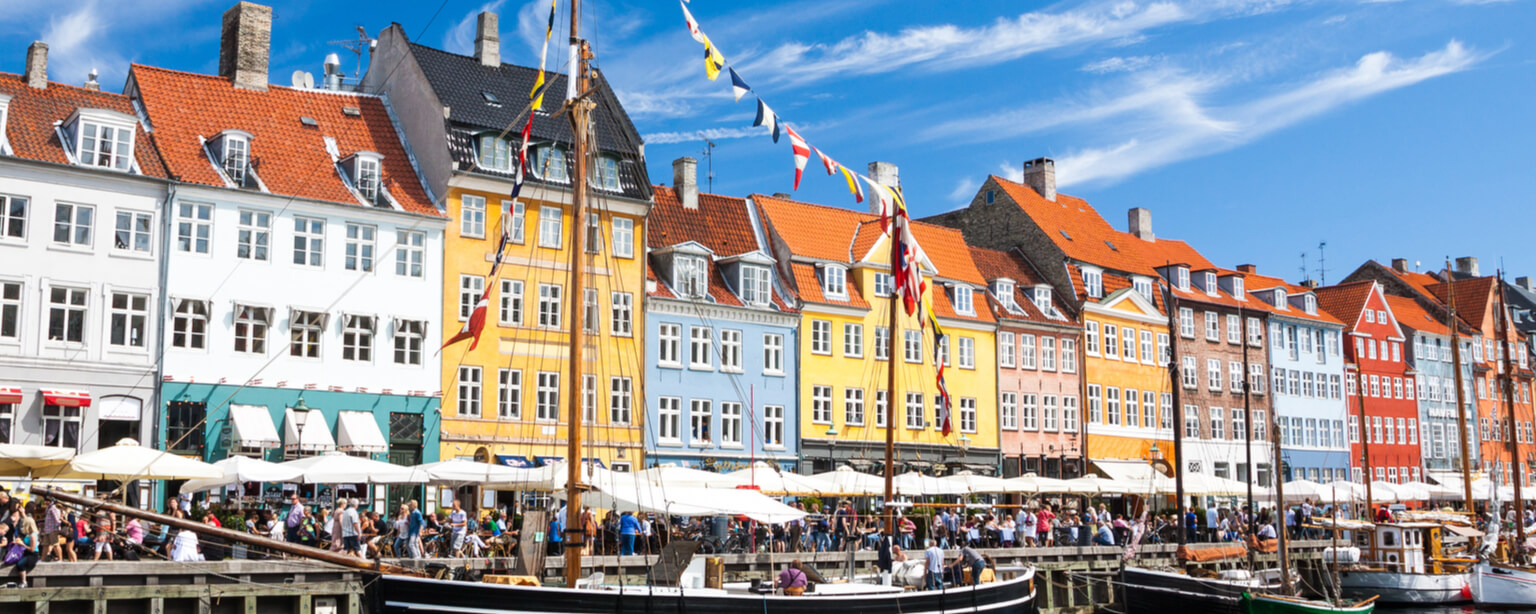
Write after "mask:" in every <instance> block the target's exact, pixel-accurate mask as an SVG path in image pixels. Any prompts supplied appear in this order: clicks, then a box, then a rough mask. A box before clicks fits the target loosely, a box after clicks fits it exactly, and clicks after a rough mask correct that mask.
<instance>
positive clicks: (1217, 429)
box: [1211, 407, 1227, 439]
mask: <svg viewBox="0 0 1536 614" xmlns="http://www.w3.org/2000/svg"><path fill="white" fill-rule="evenodd" d="M1225 413H1226V412H1224V411H1223V410H1222V409H1221V408H1220V407H1212V408H1211V439H1226V438H1227V426H1226V421H1225V420H1224V417H1225V416H1224V414H1225Z"/></svg>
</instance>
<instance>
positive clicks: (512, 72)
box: [410, 43, 651, 200]
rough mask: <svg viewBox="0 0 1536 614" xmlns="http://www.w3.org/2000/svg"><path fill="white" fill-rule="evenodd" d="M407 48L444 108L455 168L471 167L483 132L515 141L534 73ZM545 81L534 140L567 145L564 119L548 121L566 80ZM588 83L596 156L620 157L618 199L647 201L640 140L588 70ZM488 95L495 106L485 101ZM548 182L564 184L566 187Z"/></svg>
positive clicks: (553, 76)
mask: <svg viewBox="0 0 1536 614" xmlns="http://www.w3.org/2000/svg"><path fill="white" fill-rule="evenodd" d="M410 48H411V54H412V55H413V56H414V57H415V58H416V62H417V63H418V64H420V65H421V69H422V72H423V73H424V74H426V76H427V82H428V84H430V85H431V86H432V91H433V93H435V94H436V95H437V98H438V100H439V101H440V102H442V103H443V105H445V106H447V107H448V151H449V153H450V154H451V155H453V158H454V160H455V161H456V162H457V163H458V165H459V167H460V168H463V169H469V168H474V162H475V153H474V136H475V135H477V134H479V133H482V132H485V131H488V130H493V131H498V132H500V131H507V133H508V135H509V137H511V138H513V139H515V138H516V136H517V134H518V131H519V130H520V129H521V127H522V126H521V125H520V124H518V119H519V116H520V115H522V111H523V109H524V108H526V106H527V104H528V93H529V92H531V91H533V84H534V82H535V80H537V78H538V72H539V71H538V69H536V68H529V67H526V66H517V65H514V64H506V63H503V64H502V65H501V66H499V67H491V66H485V65H482V64H481V63H480V60H478V59H475V58H474V57H472V56H466V55H459V54H456V53H449V52H447V51H443V50H441V49H434V48H432V47H428V46H425V45H420V44H416V43H411V44H410ZM546 80H547V81H548V82H549V87H548V89H547V90H546V92H547V93H546V94H545V97H544V108H543V110H541V111H539V112H538V113H537V114H535V115H534V118H533V141H534V142H536V143H537V142H546V143H547V142H551V141H553V142H558V143H564V144H567V145H569V144H570V143H571V141H572V137H571V125H570V122H569V120H568V119H566V118H565V117H564V116H560V117H554V116H552V114H553V113H555V112H556V111H557V110H558V109H559V106H560V101H561V99H562V97H563V96H564V95H565V88H566V84H565V80H566V76H565V75H563V74H559V73H555V72H549V73H548V74H547V76H546ZM592 83H593V87H594V88H595V90H596V92H595V94H594V95H593V96H592V100H593V102H595V103H596V106H595V108H594V109H593V119H594V122H593V125H594V126H595V130H596V132H597V134H596V137H597V145H598V148H599V149H601V150H602V151H601V153H605V154H609V155H613V156H615V157H617V158H619V160H620V163H619V183H620V186H621V188H622V193H623V195H624V196H627V197H630V198H636V199H640V200H650V198H651V181H650V178H649V176H648V175H647V174H646V170H645V159H644V155H643V154H642V153H641V148H642V147H643V144H644V141H643V140H642V139H641V138H640V133H639V132H638V131H636V130H635V125H634V124H633V123H631V122H630V120H629V115H628V114H626V113H625V112H624V108H623V106H621V105H620V104H619V99H618V97H617V96H615V95H614V93H613V89H612V88H611V87H609V86H608V81H607V79H606V78H604V76H603V74H602V72H601V71H598V70H596V69H594V70H593V71H592ZM487 94H489V95H490V96H491V97H492V98H494V99H495V101H496V102H495V103H493V102H491V101H490V100H488V98H487V96H486V95H487ZM476 172H480V173H484V174H488V175H503V176H507V177H510V176H511V174H510V173H497V172H494V171H487V170H485V169H476ZM567 174H568V175H569V173H567ZM529 183H530V184H537V183H540V179H539V178H538V177H531V178H530V179H529ZM550 183H552V184H556V185H568V183H569V182H550Z"/></svg>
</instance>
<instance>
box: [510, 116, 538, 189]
mask: <svg viewBox="0 0 1536 614" xmlns="http://www.w3.org/2000/svg"><path fill="white" fill-rule="evenodd" d="M532 136H533V113H529V114H528V122H527V123H525V124H523V134H522V137H523V142H522V144H521V145H518V146H517V171H516V173H515V174H514V175H513V178H512V195H511V198H513V199H516V198H517V195H518V194H522V193H523V180H525V179H526V178H527V177H528V172H527V171H528V140H529V138H530V137H532Z"/></svg>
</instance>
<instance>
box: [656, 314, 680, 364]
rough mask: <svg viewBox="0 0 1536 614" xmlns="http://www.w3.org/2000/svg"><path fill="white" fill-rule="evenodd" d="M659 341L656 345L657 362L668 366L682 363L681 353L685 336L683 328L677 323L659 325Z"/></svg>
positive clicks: (657, 335)
mask: <svg viewBox="0 0 1536 614" xmlns="http://www.w3.org/2000/svg"><path fill="white" fill-rule="evenodd" d="M656 337H657V339H658V343H657V346H656V360H657V362H659V363H661V364H663V365H668V366H673V367H676V366H679V365H680V364H682V362H681V361H682V358H681V355H680V352H681V348H680V347H679V346H680V345H681V344H682V338H683V329H682V327H681V326H678V325H676V324H661V325H659V326H657V334H656Z"/></svg>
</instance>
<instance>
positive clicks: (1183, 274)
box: [1174, 267, 1189, 292]
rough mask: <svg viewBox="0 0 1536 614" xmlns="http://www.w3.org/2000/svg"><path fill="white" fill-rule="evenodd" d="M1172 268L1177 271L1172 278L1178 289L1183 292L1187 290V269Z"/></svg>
mask: <svg viewBox="0 0 1536 614" xmlns="http://www.w3.org/2000/svg"><path fill="white" fill-rule="evenodd" d="M1174 270H1175V271H1177V273H1175V274H1174V278H1175V280H1176V283H1177V284H1178V286H1179V289H1180V290H1182V291H1184V292H1189V269H1187V268H1184V267H1177V268H1175V269H1174Z"/></svg>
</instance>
